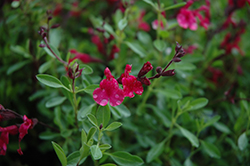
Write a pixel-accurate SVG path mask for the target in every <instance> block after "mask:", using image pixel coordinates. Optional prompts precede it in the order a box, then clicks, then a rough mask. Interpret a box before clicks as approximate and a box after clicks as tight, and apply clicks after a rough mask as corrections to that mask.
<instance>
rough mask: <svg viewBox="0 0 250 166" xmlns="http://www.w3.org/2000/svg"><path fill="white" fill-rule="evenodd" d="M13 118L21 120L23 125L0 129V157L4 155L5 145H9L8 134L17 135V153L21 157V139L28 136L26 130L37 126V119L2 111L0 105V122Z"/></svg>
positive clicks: (6, 110)
mask: <svg viewBox="0 0 250 166" xmlns="http://www.w3.org/2000/svg"><path fill="white" fill-rule="evenodd" d="M15 118H22V119H23V123H22V124H21V125H12V126H8V127H0V132H1V136H0V155H5V154H6V151H7V145H8V144H9V134H11V135H16V134H18V133H19V149H17V152H18V153H19V154H20V155H23V152H22V150H21V146H20V143H21V140H22V139H23V137H24V136H25V135H26V134H28V130H29V129H32V128H33V127H34V126H35V125H36V124H37V122H38V121H37V119H35V118H33V119H28V118H27V116H26V115H24V116H21V115H19V114H17V113H15V112H14V111H11V110H8V109H4V107H3V106H2V105H1V104H0V121H4V120H9V119H15Z"/></svg>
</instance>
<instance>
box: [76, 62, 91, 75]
mask: <svg viewBox="0 0 250 166" xmlns="http://www.w3.org/2000/svg"><path fill="white" fill-rule="evenodd" d="M82 68H83V71H82V74H92V73H93V69H92V68H91V67H90V66H89V65H86V64H80V65H79V69H82Z"/></svg>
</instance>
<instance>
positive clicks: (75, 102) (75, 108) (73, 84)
mask: <svg viewBox="0 0 250 166" xmlns="http://www.w3.org/2000/svg"><path fill="white" fill-rule="evenodd" d="M72 91H73V104H74V105H73V107H74V112H75V123H76V127H77V129H79V127H78V121H77V110H78V108H77V107H78V105H77V100H76V92H75V79H73V82H72Z"/></svg>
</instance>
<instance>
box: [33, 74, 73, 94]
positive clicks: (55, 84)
mask: <svg viewBox="0 0 250 166" xmlns="http://www.w3.org/2000/svg"><path fill="white" fill-rule="evenodd" d="M36 78H37V79H38V81H40V82H41V83H43V84H45V85H47V86H49V87H52V88H64V89H66V90H68V91H69V89H68V88H66V87H65V86H64V85H63V84H62V82H61V81H60V80H59V79H57V78H56V77H54V76H51V75H48V74H38V75H36Z"/></svg>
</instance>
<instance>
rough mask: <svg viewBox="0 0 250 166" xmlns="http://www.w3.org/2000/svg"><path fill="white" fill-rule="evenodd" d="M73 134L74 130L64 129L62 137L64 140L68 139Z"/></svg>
mask: <svg viewBox="0 0 250 166" xmlns="http://www.w3.org/2000/svg"><path fill="white" fill-rule="evenodd" d="M71 134H72V130H68V129H63V130H62V131H61V136H62V137H63V138H68V137H70V136H71Z"/></svg>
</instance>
